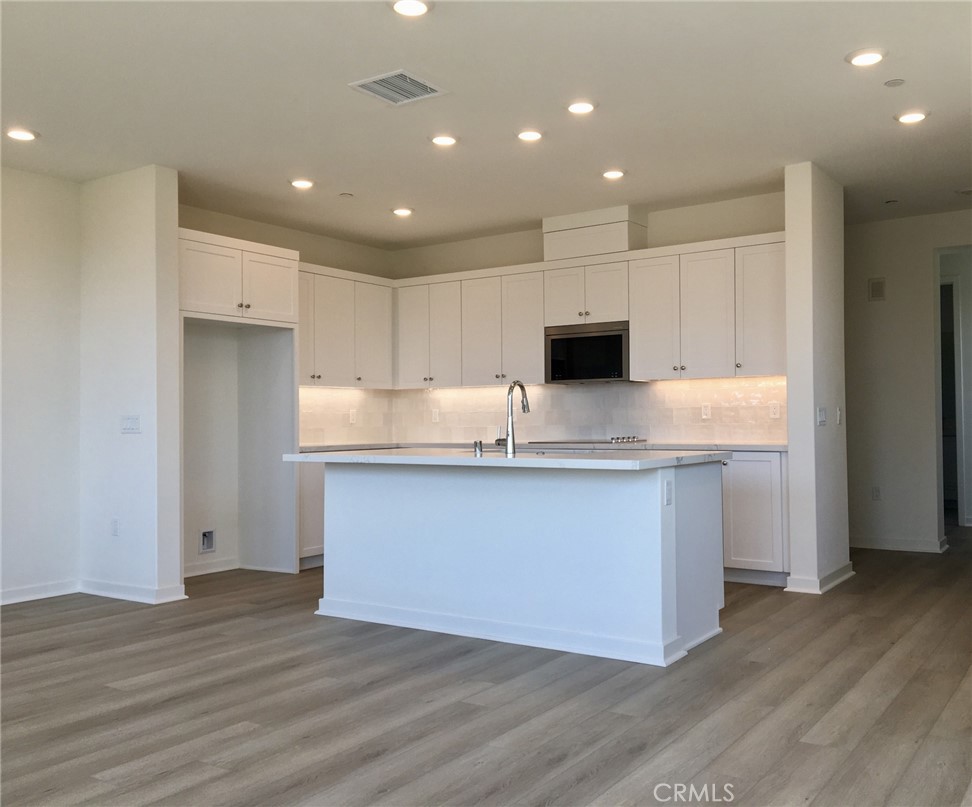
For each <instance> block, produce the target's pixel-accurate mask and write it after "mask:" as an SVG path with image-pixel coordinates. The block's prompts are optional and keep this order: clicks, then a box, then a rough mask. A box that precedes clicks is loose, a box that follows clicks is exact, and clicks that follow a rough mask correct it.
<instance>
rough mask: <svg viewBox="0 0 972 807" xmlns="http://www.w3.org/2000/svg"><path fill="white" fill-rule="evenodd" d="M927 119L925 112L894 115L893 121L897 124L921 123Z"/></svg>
mask: <svg viewBox="0 0 972 807" xmlns="http://www.w3.org/2000/svg"><path fill="white" fill-rule="evenodd" d="M927 117H928V113H927V112H904V113H902V114H900V115H895V116H894V119H895V120H896V121H897V122H898V123H921V122H922V121H923V120H924V119H925V118H927Z"/></svg>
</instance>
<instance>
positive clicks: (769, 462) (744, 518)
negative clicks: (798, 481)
mask: <svg viewBox="0 0 972 807" xmlns="http://www.w3.org/2000/svg"><path fill="white" fill-rule="evenodd" d="M784 473H785V456H784V455H783V454H781V453H780V452H778V451H734V452H733V453H732V459H730V460H725V461H724V466H723V469H722V526H723V552H724V560H723V565H724V566H726V567H727V568H730V569H753V570H759V571H766V572H784V571H788V570H789V556H788V552H787V546H786V532H787V531H786V510H787V508H786V506H785V496H784V493H785V490H786V487H785V485H784Z"/></svg>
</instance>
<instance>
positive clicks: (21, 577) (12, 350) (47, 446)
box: [0, 168, 81, 602]
mask: <svg viewBox="0 0 972 807" xmlns="http://www.w3.org/2000/svg"><path fill="white" fill-rule="evenodd" d="M80 204H81V189H80V186H78V185H77V184H75V183H73V182H67V181H65V180H61V179H54V178H52V177H46V176H40V175H38V174H30V173H25V172H23V171H15V170H13V169H10V168H4V169H3V206H2V216H3V242H2V267H3V312H2V317H3V353H2V360H0V367H2V370H3V444H2V445H3V488H2V500H3V519H2V550H3V564H2V570H3V577H2V597H3V601H4V602H15V601H18V600H21V599H33V598H35V597H44V596H53V595H56V594H64V593H66V592H69V591H76V590H77V578H78V554H79V546H78V518H79V516H78V513H79V506H80V503H79V491H78V484H79V483H78V473H79V470H78V469H79V439H80V437H79V423H78V396H79V383H80V372H81V371H80V353H79V349H78V337H79V334H80V327H81V325H80V318H81V313H80V295H81V282H80V272H79V266H80V257H79V255H80V241H81V211H80Z"/></svg>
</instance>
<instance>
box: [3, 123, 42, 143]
mask: <svg viewBox="0 0 972 807" xmlns="http://www.w3.org/2000/svg"><path fill="white" fill-rule="evenodd" d="M7 137H11V138H13V139H14V140H23V141H24V142H26V141H29V140H36V139H37V138H38V137H40V135H39V134H37V132H32V131H31V130H30V129H24V128H23V127H22V126H14V127H13V128H12V129H7Z"/></svg>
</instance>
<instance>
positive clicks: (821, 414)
mask: <svg viewBox="0 0 972 807" xmlns="http://www.w3.org/2000/svg"><path fill="white" fill-rule="evenodd" d="M817 425H818V426H826V425H827V407H826V406H818V407H817Z"/></svg>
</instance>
